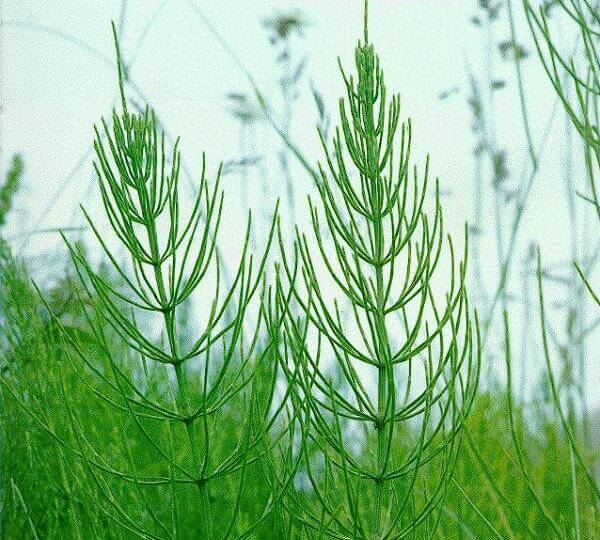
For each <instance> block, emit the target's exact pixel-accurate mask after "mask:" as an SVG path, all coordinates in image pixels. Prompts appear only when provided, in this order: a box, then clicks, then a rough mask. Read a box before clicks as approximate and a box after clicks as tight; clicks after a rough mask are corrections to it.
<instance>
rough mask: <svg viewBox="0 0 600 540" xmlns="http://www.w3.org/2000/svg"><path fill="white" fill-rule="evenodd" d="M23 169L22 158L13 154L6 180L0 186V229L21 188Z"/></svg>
mask: <svg viewBox="0 0 600 540" xmlns="http://www.w3.org/2000/svg"><path fill="white" fill-rule="evenodd" d="M23 169H24V164H23V158H22V157H21V156H20V155H19V154H15V155H14V156H13V159H12V163H11V165H10V169H9V170H8V172H7V173H6V179H5V180H4V183H3V184H2V186H0V228H2V227H3V226H4V225H5V224H6V219H7V216H8V213H9V212H10V209H11V208H12V205H13V199H14V197H15V194H16V193H17V191H18V190H19V187H20V186H21V180H22V177H23Z"/></svg>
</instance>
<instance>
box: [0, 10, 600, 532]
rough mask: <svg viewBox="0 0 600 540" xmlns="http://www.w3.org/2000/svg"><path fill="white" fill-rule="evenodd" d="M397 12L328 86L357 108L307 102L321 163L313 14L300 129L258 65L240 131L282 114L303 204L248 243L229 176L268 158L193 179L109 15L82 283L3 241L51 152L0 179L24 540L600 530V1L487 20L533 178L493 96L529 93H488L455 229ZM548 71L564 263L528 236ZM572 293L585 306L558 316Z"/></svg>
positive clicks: (288, 89) (238, 110) (13, 473)
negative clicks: (561, 165) (104, 98)
mask: <svg viewBox="0 0 600 540" xmlns="http://www.w3.org/2000/svg"><path fill="white" fill-rule="evenodd" d="M126 4H127V3H126V2H125V3H124V4H123V5H126ZM385 9H386V6H385V2H375V1H372V2H369V1H368V0H365V2H364V12H363V20H362V24H361V27H362V32H361V34H360V35H357V36H355V38H356V39H355V40H354V41H353V42H349V43H348V48H349V49H352V50H353V55H352V56H351V57H349V58H351V59H352V61H351V62H342V61H341V60H340V62H339V69H338V71H337V73H333V72H332V73H331V76H332V77H333V76H334V75H335V76H336V77H338V78H339V80H340V81H341V84H342V86H343V88H344V94H343V95H342V96H341V98H340V99H339V101H337V102H335V101H333V102H327V101H326V100H325V99H324V97H323V95H322V94H321V93H320V92H319V91H318V90H317V89H316V88H315V87H314V85H312V84H311V85H310V92H311V98H312V99H313V101H314V105H315V108H314V110H315V118H314V124H315V126H316V127H315V129H314V131H313V132H312V133H311V134H310V135H309V136H310V137H313V138H314V142H315V144H316V145H317V146H318V148H319V156H318V158H317V159H314V160H313V158H312V156H308V155H307V154H305V153H304V152H303V151H302V149H301V148H302V147H303V145H302V142H301V141H298V140H297V138H296V136H295V134H294V133H293V131H292V129H291V127H290V126H291V123H292V116H293V107H294V100H295V97H294V96H295V95H296V93H297V92H298V91H299V90H298V89H299V87H300V85H302V84H304V83H306V81H307V78H306V77H307V76H306V74H305V73H304V70H305V69H308V68H306V66H305V64H304V63H303V62H299V63H298V64H296V65H293V64H292V63H291V60H290V59H291V58H292V53H291V50H290V47H292V43H293V42H292V41H291V36H292V35H296V37H298V35H300V36H301V35H302V32H303V31H304V29H303V25H304V24H305V20H304V19H303V18H302V16H301V15H300V14H299V13H300V12H295V11H291V12H289V13H283V12H281V13H278V14H276V15H275V16H274V17H273V18H271V19H267V20H266V21H265V26H266V27H267V28H268V30H269V31H270V36H271V38H270V39H271V43H272V45H273V47H274V48H275V49H277V51H278V55H277V56H276V60H275V63H276V67H277V68H280V69H281V70H282V73H283V74H284V75H285V76H282V78H281V80H280V87H279V88H278V91H279V92H280V94H281V95H280V97H281V99H282V103H283V104H284V106H283V109H282V112H281V114H277V112H274V107H273V106H272V104H270V103H269V101H268V98H267V96H266V95H265V93H264V92H263V90H262V89H261V87H260V86H259V85H258V83H256V81H255V80H254V79H253V77H252V75H251V74H250V73H246V74H245V76H246V77H247V79H248V81H249V85H250V89H251V91H250V93H249V94H248V95H246V94H240V93H237V94H231V95H230V96H228V99H229V101H230V105H231V109H232V114H233V115H234V116H235V117H236V119H237V120H238V121H239V123H240V127H241V133H242V134H245V135H249V134H250V137H249V138H250V139H252V136H251V133H252V131H251V130H252V128H253V124H254V123H255V122H257V121H258V120H257V119H258V118H260V121H261V122H263V123H264V124H266V125H267V126H268V129H269V130H271V131H272V132H273V134H274V136H275V137H276V139H277V141H278V148H277V156H278V159H277V160H276V164H277V167H278V169H277V171H276V172H271V174H272V175H273V176H275V177H276V178H278V179H279V180H278V181H279V182H280V183H281V185H282V186H283V189H282V193H283V194H282V196H281V197H280V198H278V199H277V200H275V199H276V198H275V197H270V196H269V195H270V194H269V186H268V185H264V186H263V191H262V192H260V190H258V191H257V192H254V193H253V192H251V188H249V187H246V188H245V189H246V191H242V197H244V198H245V199H244V200H246V202H247V204H246V207H245V208H244V211H247V214H246V215H245V216H244V218H243V223H244V226H243V227H238V228H237V229H238V230H237V233H238V237H237V238H236V239H235V243H232V242H234V241H233V240H232V239H231V238H230V237H229V236H228V234H229V233H228V234H224V233H223V228H224V227H226V225H227V223H226V222H227V219H228V217H227V215H228V214H227V207H228V204H229V205H231V203H229V202H228V201H229V199H228V190H227V188H226V187H225V185H226V184H227V183H226V179H227V177H228V176H229V175H232V174H235V175H239V176H240V178H241V179H242V180H244V179H245V180H246V181H247V180H248V178H249V175H250V174H254V173H256V172H258V174H263V173H264V174H266V173H265V171H264V170H263V168H264V167H267V166H270V162H266V163H265V161H264V160H261V159H258V158H256V157H255V156H254V155H252V154H251V153H250V152H248V151H247V150H248V149H247V148H246V147H245V146H244V145H243V144H242V150H243V151H246V153H248V155H244V153H242V154H241V157H240V158H239V159H237V160H235V161H231V160H229V161H228V160H225V159H223V161H219V159H220V156H211V155H208V154H207V155H205V154H201V155H199V156H198V157H197V158H196V161H197V163H196V164H195V166H194V169H193V170H194V173H193V174H191V176H192V182H191V189H189V185H188V180H189V177H190V172H189V168H188V166H187V163H186V161H185V159H184V158H183V157H182V152H181V150H180V148H181V145H182V144H183V143H182V142H180V140H179V138H178V137H176V136H173V135H172V134H171V133H170V132H169V130H168V129H167V127H166V125H165V122H164V121H163V118H162V117H161V115H160V110H159V109H158V107H157V108H156V110H155V108H154V106H153V103H141V102H140V100H139V96H138V95H136V93H135V92H136V90H135V85H134V83H133V81H132V79H131V77H130V71H129V69H128V59H127V57H126V55H125V54H124V52H123V51H122V48H121V25H120V24H119V21H118V20H117V21H115V22H113V23H112V26H111V25H110V23H107V33H108V32H111V36H112V39H113V52H114V55H113V60H114V65H113V69H114V74H115V79H116V81H117V90H118V98H117V100H116V101H117V103H116V105H115V107H114V109H113V110H112V111H111V112H110V113H109V114H107V115H106V116H105V117H103V118H99V119H98V120H97V122H96V124H95V125H94V127H93V134H94V136H93V141H92V142H91V145H92V146H91V148H92V149H93V152H92V153H93V178H94V189H95V190H96V191H95V193H96V196H97V198H98V200H100V201H101V203H102V204H101V206H102V216H101V217H100V218H98V217H97V216H96V215H95V214H93V213H91V212H89V211H88V210H86V206H85V204H83V205H82V207H81V209H80V210H79V212H80V213H81V215H82V216H83V219H84V225H85V230H86V236H85V237H79V236H77V235H74V234H72V233H73V231H71V230H69V229H68V228H61V229H60V230H56V231H52V234H59V235H60V236H61V237H62V241H61V244H60V245H61V246H62V247H61V248H60V249H62V256H63V258H64V261H63V262H62V264H63V265H64V267H65V270H64V271H61V275H60V279H53V280H45V279H43V278H40V276H39V272H36V270H35V268H34V266H35V265H34V264H33V263H32V261H31V260H30V259H27V258H26V257H23V256H21V254H20V250H18V249H17V247H18V246H17V243H16V242H14V241H12V240H11V238H9V237H8V236H6V235H5V234H4V231H5V230H6V225H7V224H9V223H10V221H11V219H13V218H14V215H15V213H14V201H15V197H17V196H18V194H19V192H20V189H21V187H22V180H23V176H24V174H25V171H26V169H27V161H26V160H24V159H23V158H22V157H21V156H20V155H18V154H17V155H15V156H14V157H11V159H10V160H8V161H7V163H6V166H5V167H4V169H5V174H4V177H3V178H2V181H1V183H0V350H1V355H0V404H1V409H0V410H1V415H0V426H1V432H0V433H1V438H0V445H1V446H0V452H1V456H2V458H1V459H2V461H1V464H0V537H1V538H6V539H22V538H35V539H38V538H39V539H42V538H66V539H71V538H73V539H89V538H161V539H163V538H164V539H186V538H200V539H226V538H240V539H242V538H248V539H250V538H252V539H253V538H256V539H271V538H285V539H287V538H291V539H295V538H298V539H305V538H306V539H317V538H318V539H321V538H323V539H325V538H335V539H395V538H397V539H400V538H409V539H413V538H414V539H430V538H431V539H439V540H443V539H477V540H479V539H488V538H489V539H507V540H508V539H526V538H533V539H554V538H558V539H569V540H572V539H573V540H586V539H593V538H600V515H599V513H598V512H599V510H600V489H599V487H600V485H599V481H600V478H599V474H600V472H599V471H600V467H599V462H598V460H599V459H600V455H599V446H598V445H599V444H600V436H599V429H600V418H599V417H598V415H597V413H596V412H595V411H596V410H597V404H596V403H595V402H594V399H593V398H592V397H590V396H589V395H588V393H589V387H590V386H593V384H592V383H593V381H594V378H593V375H591V376H590V371H591V370H590V369H589V367H586V366H589V362H591V359H592V358H593V357H594V355H595V347H594V342H593V341H592V337H593V336H594V334H595V332H596V329H597V326H598V324H597V313H598V308H599V307H600V298H599V296H600V292H598V293H597V292H596V291H598V288H597V285H596V283H597V279H595V278H594V275H593V270H594V266H595V265H596V263H597V259H598V255H599V254H600V249H598V247H597V246H598V244H597V240H596V237H597V235H596V231H597V230H598V227H600V222H599V221H598V220H599V219H600V199H599V195H598V192H597V184H596V175H597V173H598V167H599V166H600V132H599V131H598V116H599V114H600V111H599V108H598V103H599V101H598V98H599V96H600V56H599V54H598V51H597V46H598V36H600V7H599V6H598V5H597V4H595V3H594V2H592V1H591V0H553V1H546V2H542V3H541V4H539V5H538V4H537V3H536V4H535V5H534V4H532V3H530V1H529V0H523V2H522V3H521V2H519V1H517V0H515V1H512V2H511V0H507V1H506V2H497V3H495V2H491V1H487V0H479V1H478V2H477V3H476V11H475V15H474V16H473V20H472V24H473V25H474V26H475V27H477V28H481V30H482V32H486V31H489V30H490V28H493V27H494V25H498V24H499V23H500V21H504V22H506V23H507V24H508V28H509V29H510V30H511V32H512V33H511V35H510V38H509V39H508V41H501V42H499V43H495V42H494V43H491V45H490V47H491V49H493V50H494V54H497V55H498V57H499V58H501V59H502V61H503V62H504V63H505V65H506V66H508V68H510V70H511V73H513V77H514V80H513V81H512V82H511V84H514V87H515V95H516V96H517V99H516V100H515V103H514V109H513V113H514V120H513V121H514V123H518V124H519V125H520V128H519V130H520V131H519V136H520V134H521V133H522V135H523V136H522V139H523V140H522V141H520V145H521V147H522V149H523V152H524V155H525V158H524V171H525V173H524V174H522V175H521V180H520V183H519V184H518V185H517V187H516V188H515V187H514V186H513V182H512V181H513V180H514V178H513V176H515V177H516V176H518V175H517V174H515V173H513V171H512V170H509V166H508V163H509V162H508V159H507V155H506V151H505V150H504V149H503V148H502V145H501V143H500V142H499V140H498V139H499V136H497V134H496V135H494V131H493V126H492V125H491V124H490V118H491V115H492V112H493V106H494V102H493V99H490V96H493V95H494V93H495V92H501V91H503V88H504V86H506V85H507V84H508V82H507V81H504V80H500V79H498V78H496V77H495V76H494V74H493V73H491V72H490V73H487V75H486V77H487V78H485V79H482V80H480V79H477V78H475V77H471V79H470V82H471V87H470V89H469V93H468V95H467V96H466V103H467V105H468V107H469V108H470V111H471V113H472V126H471V133H470V136H471V137H472V138H473V141H474V150H473V161H474V163H475V167H474V171H475V173H474V177H473V179H472V182H471V180H469V181H470V183H471V184H472V187H473V190H472V193H468V194H463V196H464V197H465V199H466V198H468V197H471V195H472V198H473V201H474V204H473V208H474V214H473V219H471V220H469V222H468V223H466V224H464V227H463V228H461V229H460V230H459V232H458V233H456V231H455V230H452V231H451V232H449V231H448V227H447V226H446V223H447V221H448V217H447V215H446V214H445V206H446V196H445V193H446V191H445V188H446V185H445V183H444V182H445V181H444V178H443V176H440V178H439V179H438V178H437V177H435V176H434V175H433V174H432V173H431V166H430V159H431V160H432V161H435V160H436V148H435V147H431V148H428V152H429V154H428V155H427V157H425V158H423V159H421V157H420V156H415V153H416V152H415V151H414V150H412V151H411V149H413V146H414V141H413V138H414V137H416V133H418V131H417V130H416V129H414V128H413V125H412V123H411V121H410V119H409V115H408V114H407V113H406V111H405V110H404V104H403V103H402V104H401V100H400V95H399V94H398V93H396V91H395V89H394V88H393V87H391V85H388V83H387V80H388V79H387V78H386V75H384V74H387V73H388V72H391V71H393V70H394V69H395V66H394V63H393V59H392V58H386V57H384V56H381V57H380V56H379V55H378V52H377V51H378V47H377V45H378V44H377V43H376V42H374V41H373V36H372V33H373V29H372V22H370V20H369V14H370V13H372V12H373V11H375V10H378V11H381V10H385ZM307 10H308V6H307ZM517 17H521V18H523V20H524V21H526V23H527V24H526V27H527V29H528V32H529V35H528V36H527V39H528V40H529V41H528V42H531V43H532V44H533V48H532V49H526V48H525V46H523V45H522V44H521V42H520V41H519V40H518V39H517V35H516V28H517V27H516V25H515V19H516V18H517ZM558 23H560V25H562V26H560V29H562V30H563V31H564V30H565V28H567V29H568V31H567V32H566V33H567V35H569V36H570V37H572V36H576V43H577V47H576V48H575V49H569V48H568V47H564V46H562V41H561V39H560V36H561V35H562V34H561V32H559V31H558V30H557V28H558V26H557V25H558ZM370 32H371V33H370ZM490 35H491V34H490ZM338 53H340V54H341V51H331V56H332V58H335V57H336V55H337V54H338ZM488 53H489V51H488ZM232 54H233V53H232ZM525 62H528V63H534V62H535V63H537V64H538V65H539V66H541V67H542V68H543V71H544V73H545V82H546V84H547V85H548V87H549V88H550V89H551V91H552V92H553V94H554V95H555V97H556V101H557V104H558V105H557V110H559V111H560V114H562V115H563V116H564V119H565V123H564V130H565V133H566V135H567V137H569V140H570V141H571V142H572V149H571V154H570V157H569V159H570V163H571V162H572V163H573V165H572V167H571V169H569V171H568V172H569V174H567V180H566V185H567V188H568V189H567V190H566V191H565V193H566V194H565V198H566V201H567V204H568V205H569V208H570V209H571V214H570V215H571V216H572V228H571V229H569V231H568V234H567V236H568V238H569V239H570V241H571V248H572V249H571V252H570V253H565V255H564V258H565V259H566V260H567V262H566V263H565V265H564V267H561V268H560V269H559V270H560V271H559V270H556V269H555V268H553V267H551V266H549V265H546V264H545V255H544V251H543V250H542V249H541V248H540V247H539V246H537V245H535V244H531V245H526V247H525V248H523V246H522V245H521V244H519V243H518V242H517V236H518V234H519V231H520V226H521V221H522V219H523V215H524V214H525V211H526V209H527V208H528V207H530V206H535V205H536V204H538V203H539V201H538V200H537V199H536V198H531V197H529V194H530V192H531V186H532V184H533V183H534V181H536V179H537V177H538V176H539V175H540V174H541V173H539V171H540V168H541V166H542V161H543V159H544V158H543V157H542V152H541V151H540V149H539V147H538V145H537V143H538V142H539V141H537V140H536V133H537V131H536V130H535V129H534V127H535V126H532V125H531V121H530V118H531V117H530V111H529V108H530V106H531V103H530V101H529V100H528V96H527V91H526V86H525V85H524V82H523V79H524V65H525ZM305 79H306V80H305ZM453 93H454V90H451V91H450V92H449V93H448V94H447V95H441V96H440V99H441V100H444V99H448V98H450V97H451V94H453ZM516 136H517V135H515V137H516ZM247 140H248V139H244V138H242V139H241V141H242V142H244V141H246V142H247ZM429 156H431V157H429ZM75 157H76V156H75ZM565 159H566V158H565ZM575 162H577V166H575V165H574V163H575ZM292 164H293V165H294V166H292ZM196 171H198V173H197V174H196ZM298 171H300V172H298ZM267 172H269V171H267ZM298 174H302V175H303V176H304V177H305V178H307V179H308V180H309V182H310V185H311V189H310V194H309V196H308V197H307V198H306V199H305V200H304V199H302V198H300V197H298V193H296V192H295V188H294V185H295V175H298ZM575 176H577V178H578V179H580V180H581V182H579V183H578V184H577V186H576V185H575V182H574V180H573V183H572V185H571V184H569V182H570V181H571V180H572V178H574V177H575ZM581 185H582V186H583V189H580V187H579V186H581ZM257 193H258V194H260V196H261V197H262V199H261V203H262V206H261V208H259V211H258V212H257V211H252V210H249V208H250V207H251V205H250V203H249V202H248V201H249V199H250V198H251V197H253V196H257ZM486 201H487V202H489V201H491V207H492V209H493V211H492V215H493V219H492V223H491V225H490V227H491V230H488V231H487V232H485V233H484V228H485V226H484V210H483V205H484V202H486ZM300 206H304V207H305V208H306V211H307V215H308V219H307V220H306V221H304V222H302V223H299V222H295V221H294V220H295V216H296V212H297V208H298V207H300ZM584 231H585V235H586V236H585V242H584V241H583V239H584ZM47 232H48V231H45V232H44V233H47ZM75 232H76V231H75ZM548 234H550V233H548ZM489 238H492V239H494V238H495V242H496V244H497V247H498V249H497V260H494V261H493V264H494V265H495V266H496V271H497V279H496V280H495V281H494V283H493V284H492V286H489V283H486V284H484V277H485V276H484V274H485V272H486V264H485V260H484V259H485V256H486V255H485V253H486V248H485V244H486V242H490V241H491V240H489ZM232 245H234V246H236V250H235V251H236V252H235V253H233V254H232V247H231V246H232ZM237 246H239V249H237ZM37 262H38V263H39V256H38V260H37ZM521 276H522V277H523V281H522V288H521V289H520V288H519V279H520V277H521ZM564 276H566V277H564ZM515 281H516V283H517V285H515ZM557 287H563V288H564V289H565V290H566V295H565V296H566V298H567V300H568V305H567V306H566V308H565V309H564V310H562V311H558V312H557V310H556V309H554V305H553V301H554V295H555V293H556V291H557ZM519 290H520V291H521V292H519ZM515 291H516V292H515ZM595 314H596V315H595ZM532 366H533V368H532ZM532 371H533V372H534V376H533V377H532V376H531V372H532ZM590 377H591V381H592V383H590V380H588V379H590ZM596 378H597V377H596Z"/></svg>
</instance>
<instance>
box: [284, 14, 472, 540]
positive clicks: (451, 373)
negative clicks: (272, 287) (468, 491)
mask: <svg viewBox="0 0 600 540" xmlns="http://www.w3.org/2000/svg"><path fill="white" fill-rule="evenodd" d="M367 10H368V5H367V2H365V29H364V41H363V42H359V44H358V46H357V48H356V53H355V62H356V70H357V77H356V78H355V77H354V76H347V75H346V73H345V72H344V70H343V68H341V73H342V77H343V79H344V83H345V86H346V92H347V96H346V99H345V100H344V99H341V100H340V105H339V113H340V118H341V128H337V130H336V133H335V137H334V140H333V148H334V149H333V152H330V151H329V150H328V145H327V143H326V141H325V138H324V136H323V135H322V134H320V138H321V142H322V146H323V149H324V154H325V165H321V166H320V167H319V171H320V175H319V181H318V191H319V199H320V200H319V204H318V205H317V204H313V202H312V201H311V200H310V199H309V204H310V209H311V216H312V233H313V239H312V240H309V238H308V237H307V236H306V235H305V234H303V233H301V232H300V231H299V230H297V234H296V243H295V248H294V253H293V256H290V255H289V254H287V253H286V249H285V246H284V240H283V235H282V233H281V231H280V235H279V237H280V246H281V254H282V260H281V264H280V265H279V266H278V270H277V278H276V279H277V290H278V298H279V300H280V302H281V304H282V305H283V306H288V308H287V317H286V319H285V322H284V328H283V330H284V337H283V340H282V347H281V358H282V366H283V369H284V370H287V373H288V375H289V376H290V377H296V376H297V377H298V379H297V382H296V383H295V384H294V389H295V391H294V398H293V402H294V404H295V405H296V407H298V408H299V409H301V410H303V411H306V413H307V415H309V416H310V430H309V439H308V441H307V444H306V445H304V446H303V447H302V448H301V449H300V453H301V454H303V465H302V470H301V471H300V473H299V478H298V482H299V484H298V486H299V487H297V488H296V489H295V490H293V491H290V492H288V493H287V494H286V498H285V501H286V502H285V504H286V508H287V509H288V511H289V512H291V514H292V515H293V516H294V517H295V519H296V520H297V521H298V523H299V525H300V526H301V528H302V530H303V531H305V536H306V537H309V538H316V537H319V538H320V537H331V538H404V537H407V536H408V535H411V534H415V532H416V531H417V530H418V529H419V528H420V527H424V528H423V529H422V530H423V531H426V533H427V534H426V537H428V538H429V537H432V535H433V534H434V531H435V529H436V522H437V521H438V520H439V517H436V510H437V509H439V507H440V503H441V501H442V500H443V498H444V494H445V492H446V489H447V486H448V484H449V482H450V479H451V475H452V470H453V464H454V461H455V459H456V455H457V451H458V448H459V444H460V433H461V429H462V427H463V424H464V421H465V419H466V417H467V415H468V413H469V410H470V407H471V405H472V402H473V399H474V396H475V391H476V387H477V383H478V377H479V365H480V358H479V347H478V343H477V342H478V331H477V328H478V326H477V324H476V323H474V322H472V321H471V318H470V313H469V307H468V302H467V293H466V289H465V264H464V262H461V263H460V264H459V265H458V268H456V267H455V256H454V248H453V244H452V241H451V239H450V237H448V240H447V245H444V244H445V237H444V232H443V223H442V210H441V206H440V201H439V192H438V191H439V190H438V189H437V186H436V193H435V200H434V206H433V210H432V212H431V214H432V217H430V216H429V215H428V213H427V211H426V201H427V197H426V195H427V183H428V170H429V164H428V162H427V165H426V166H425V173H424V177H423V179H420V177H419V175H418V172H417V169H416V167H415V169H414V172H413V171H412V170H411V169H412V166H411V160H410V148H411V133H412V131H411V126H410V122H409V123H407V124H402V125H400V120H399V119H400V98H399V96H397V95H394V96H393V97H392V98H391V99H390V100H389V101H388V95H387V90H386V86H385V83H384V77H383V71H382V69H381V67H380V63H379V59H378V56H377V55H376V53H375V49H374V47H373V45H372V44H371V43H370V42H369V37H368V25H367ZM323 216H324V218H323ZM444 248H447V249H448V251H449V255H450V276H449V288H448V290H447V291H446V293H445V295H443V301H440V300H439V299H438V298H437V296H438V295H437V292H436V290H437V288H438V287H439V283H438V280H436V276H437V275H438V274H439V273H436V270H437V269H438V266H439V261H440V260H441V258H442V254H443V251H444ZM465 249H466V248H465ZM317 253H318V255H316V254H317ZM465 258H466V253H465ZM475 320H476V319H475ZM335 374H337V375H336V376H337V380H334V375H335ZM370 381H373V384H372V385H371V384H370ZM298 414H300V413H298ZM303 486H304V487H303ZM438 516H439V514H438Z"/></svg>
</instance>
